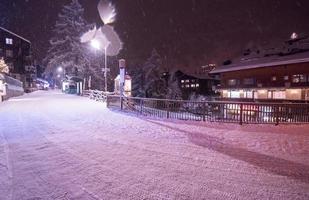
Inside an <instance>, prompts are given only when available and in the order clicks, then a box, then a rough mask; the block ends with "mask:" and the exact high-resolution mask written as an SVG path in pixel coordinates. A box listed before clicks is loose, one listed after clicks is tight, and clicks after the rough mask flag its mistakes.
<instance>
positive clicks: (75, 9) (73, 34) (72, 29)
mask: <svg viewBox="0 0 309 200" xmlns="http://www.w3.org/2000/svg"><path fill="white" fill-rule="evenodd" d="M83 15H84V9H83V7H82V6H81V4H80V3H79V2H78V0H72V2H71V3H70V4H69V5H65V6H64V7H63V8H62V10H61V12H60V13H59V15H58V20H57V21H56V25H55V28H54V30H53V32H54V36H53V37H52V39H51V40H50V48H49V50H48V54H47V57H46V58H45V62H46V63H47V69H46V71H47V72H52V71H55V69H56V68H57V67H59V66H61V67H63V68H64V69H65V71H66V73H67V74H71V75H77V74H78V73H79V72H82V73H83V71H84V70H85V68H86V66H87V65H89V62H90V61H89V59H88V57H87V56H86V54H85V51H86V50H85V45H83V44H81V42H80V37H81V35H82V34H83V33H85V31H87V30H89V28H90V27H89V25H88V24H87V22H86V20H85V19H84V16H83Z"/></svg>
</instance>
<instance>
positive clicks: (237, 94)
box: [231, 91, 240, 98]
mask: <svg viewBox="0 0 309 200" xmlns="http://www.w3.org/2000/svg"><path fill="white" fill-rule="evenodd" d="M231 98H240V92H239V91H232V92H231Z"/></svg>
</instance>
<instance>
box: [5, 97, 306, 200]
mask: <svg viewBox="0 0 309 200" xmlns="http://www.w3.org/2000/svg"><path fill="white" fill-rule="evenodd" d="M0 199H1V200H11V199H16V200H22V199H28V200H30V199H31V200H39V199H86V200H87V199H309V125H306V126H305V125H303V126H301V125H298V126H297V125H293V126H278V127H275V126H273V125H261V126H259V125H250V126H248V125H247V126H239V125H235V124H216V123H202V122H196V123H193V122H190V123H189V122H184V121H181V122H179V121H178V122H177V121H174V122H173V121H165V120H153V119H143V118H139V117H136V116H134V115H125V114H122V113H119V112H112V111H109V110H108V109H106V108H105V107H104V105H103V104H102V103H97V102H94V101H91V100H88V99H87V98H82V97H77V96H70V95H63V94H60V93H57V92H36V93H32V94H28V95H24V96H22V97H19V98H15V99H11V100H10V101H7V102H4V103H0Z"/></svg>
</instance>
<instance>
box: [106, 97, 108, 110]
mask: <svg viewBox="0 0 309 200" xmlns="http://www.w3.org/2000/svg"><path fill="white" fill-rule="evenodd" d="M108 102H109V101H108V95H106V107H107V108H108V107H109V103H108Z"/></svg>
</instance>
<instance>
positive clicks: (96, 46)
mask: <svg viewBox="0 0 309 200" xmlns="http://www.w3.org/2000/svg"><path fill="white" fill-rule="evenodd" d="M103 41H104V40H103ZM90 44H91V46H92V47H93V48H94V49H96V50H101V49H104V79H105V80H104V91H105V92H107V52H106V51H107V47H108V45H109V43H108V42H102V41H101V42H100V41H98V40H96V39H92V40H91V42H90ZM101 44H103V48H101Z"/></svg>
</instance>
